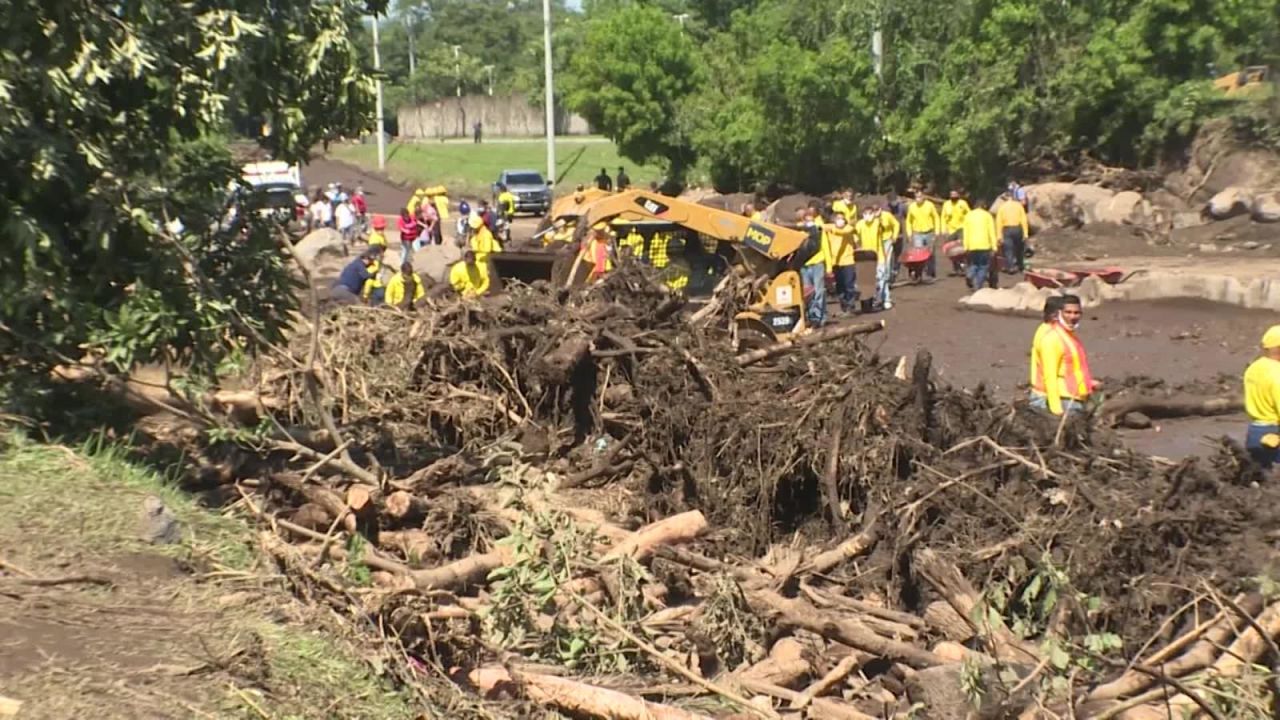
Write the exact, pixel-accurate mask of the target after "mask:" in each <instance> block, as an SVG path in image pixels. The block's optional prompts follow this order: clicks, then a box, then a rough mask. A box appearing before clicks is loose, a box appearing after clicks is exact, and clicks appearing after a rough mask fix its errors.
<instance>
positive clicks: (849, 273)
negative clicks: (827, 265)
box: [836, 265, 858, 312]
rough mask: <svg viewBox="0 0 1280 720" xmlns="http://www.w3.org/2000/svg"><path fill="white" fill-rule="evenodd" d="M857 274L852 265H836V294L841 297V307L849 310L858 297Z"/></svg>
mask: <svg viewBox="0 0 1280 720" xmlns="http://www.w3.org/2000/svg"><path fill="white" fill-rule="evenodd" d="M857 279H858V276H857V274H856V273H855V272H854V271H853V266H852V265H837V266H836V295H837V296H838V297H839V298H840V309H841V310H844V311H846V312H847V311H848V310H849V308H851V307H853V302H854V300H856V299H857V298H858V285H857Z"/></svg>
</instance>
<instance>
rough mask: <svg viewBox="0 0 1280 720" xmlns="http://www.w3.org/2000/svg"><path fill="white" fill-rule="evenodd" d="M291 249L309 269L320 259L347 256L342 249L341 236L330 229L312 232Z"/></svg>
mask: <svg viewBox="0 0 1280 720" xmlns="http://www.w3.org/2000/svg"><path fill="white" fill-rule="evenodd" d="M293 249H294V250H296V251H297V253H298V257H300V258H302V262H304V263H306V264H307V266H308V267H310V268H314V267H315V266H316V261H317V260H319V259H320V258H321V257H334V258H342V257H345V256H346V254H347V253H346V252H345V251H344V250H343V247H342V234H341V233H339V232H338V231H337V230H333V229H332V228H320V229H319V230H312V231H311V232H309V233H307V236H306V237H304V238H302V239H301V240H299V241H298V244H297V245H294V246H293Z"/></svg>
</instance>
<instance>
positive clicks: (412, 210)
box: [404, 188, 426, 217]
mask: <svg viewBox="0 0 1280 720" xmlns="http://www.w3.org/2000/svg"><path fill="white" fill-rule="evenodd" d="M424 197H426V196H425V195H423V194H422V188H418V189H417V190H414V191H413V195H411V196H410V197H409V202H407V203H405V204H404V209H405V210H408V211H409V214H410V215H412V216H414V217H416V216H417V215H418V210H419V208H421V207H422V199H423V198H424Z"/></svg>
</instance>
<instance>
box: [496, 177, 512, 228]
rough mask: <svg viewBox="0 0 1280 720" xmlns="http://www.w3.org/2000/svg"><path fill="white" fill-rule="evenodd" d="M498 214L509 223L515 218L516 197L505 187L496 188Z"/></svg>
mask: <svg viewBox="0 0 1280 720" xmlns="http://www.w3.org/2000/svg"><path fill="white" fill-rule="evenodd" d="M498 212H499V213H500V214H501V215H502V217H503V218H504V219H506V221H507V222H511V220H512V219H514V218H515V216H516V196H515V195H514V194H512V192H511V191H510V190H508V189H507V186H506V185H499V186H498Z"/></svg>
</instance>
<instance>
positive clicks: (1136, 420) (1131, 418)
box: [1120, 412, 1151, 430]
mask: <svg viewBox="0 0 1280 720" xmlns="http://www.w3.org/2000/svg"><path fill="white" fill-rule="evenodd" d="M1120 425H1121V426H1123V427H1127V428H1129V429H1130V430H1146V429H1148V428H1150V427H1151V418H1149V417H1147V416H1146V415H1143V414H1142V413H1140V412H1131V413H1125V416H1124V417H1122V418H1120Z"/></svg>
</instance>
